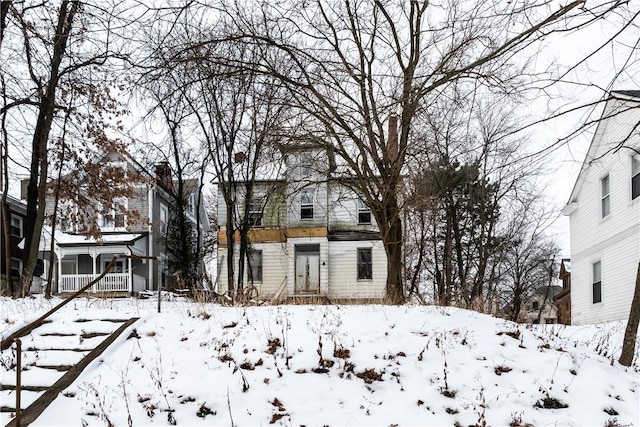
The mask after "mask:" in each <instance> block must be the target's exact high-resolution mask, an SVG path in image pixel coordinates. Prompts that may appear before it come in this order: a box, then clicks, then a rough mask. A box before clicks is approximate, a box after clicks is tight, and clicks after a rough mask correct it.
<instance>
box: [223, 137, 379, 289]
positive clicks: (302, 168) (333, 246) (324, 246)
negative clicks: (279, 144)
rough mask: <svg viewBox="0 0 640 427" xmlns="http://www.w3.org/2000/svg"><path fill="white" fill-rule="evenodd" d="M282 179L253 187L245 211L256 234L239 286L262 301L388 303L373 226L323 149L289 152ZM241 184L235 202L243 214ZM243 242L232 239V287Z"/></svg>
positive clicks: (364, 207) (251, 235)
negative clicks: (382, 300) (314, 299)
mask: <svg viewBox="0 0 640 427" xmlns="http://www.w3.org/2000/svg"><path fill="white" fill-rule="evenodd" d="M282 154H283V155H282V164H281V165H279V166H276V167H273V168H272V170H275V169H278V168H279V167H281V168H282V170H281V171H280V172H279V173H277V177H274V178H272V179H262V180H259V181H255V182H254V187H253V188H254V190H253V195H252V197H251V198H250V200H249V203H247V204H246V206H248V209H249V218H250V223H251V229H250V231H249V233H248V237H249V251H248V254H249V255H248V263H247V267H246V268H245V272H244V274H243V277H242V278H240V279H241V281H242V283H244V284H245V286H246V285H253V286H255V288H256V290H257V292H258V295H259V297H260V298H263V299H275V300H284V299H287V298H292V297H295V298H299V297H326V298H330V299H333V300H342V299H373V298H383V297H384V296H385V295H386V290H385V288H386V280H387V271H386V263H387V260H386V254H385V250H384V246H383V244H382V240H381V236H380V232H379V230H378V227H377V225H376V222H375V219H374V218H373V215H372V214H371V211H370V210H369V208H368V207H367V205H366V204H365V203H364V202H363V201H362V199H361V198H360V197H359V196H358V194H357V193H355V192H354V191H352V190H350V189H349V188H348V187H347V186H345V185H344V181H340V180H338V179H337V178H335V177H334V176H333V174H332V173H333V172H334V170H335V166H333V167H332V166H331V165H334V162H333V161H332V159H331V158H330V157H329V156H328V155H327V153H326V151H325V150H323V149H322V148H320V147H317V146H316V147H314V146H298V147H287V148H286V150H283V151H282ZM222 184H223V183H219V185H218V188H219V189H218V224H219V226H220V228H219V232H218V245H219V247H218V269H219V277H218V290H219V291H220V292H225V291H227V290H228V289H227V288H228V281H227V278H228V274H229V273H228V262H227V258H226V257H227V256H228V253H227V248H228V240H227V230H226V218H227V205H226V203H225V199H224V197H223V194H222V190H221V188H222ZM242 188H243V185H242V183H241V182H239V183H238V185H237V189H238V190H237V191H235V194H234V196H235V199H236V200H237V214H238V216H239V217H242V216H243V214H244V206H245V203H244V201H245V200H246V196H245V194H244V193H243V190H242ZM238 240H239V239H238V234H237V233H235V234H234V242H235V243H234V246H235V248H236V249H235V250H234V260H233V263H232V265H233V266H235V268H236V271H234V282H237V281H238V278H237V265H238V250H237V248H238Z"/></svg>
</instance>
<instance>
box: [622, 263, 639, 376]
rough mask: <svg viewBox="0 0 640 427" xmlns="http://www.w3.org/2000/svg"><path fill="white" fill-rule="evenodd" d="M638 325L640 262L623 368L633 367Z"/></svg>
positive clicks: (624, 343) (623, 357)
mask: <svg viewBox="0 0 640 427" xmlns="http://www.w3.org/2000/svg"><path fill="white" fill-rule="evenodd" d="M638 323H640V262H638V271H637V272H636V287H635V290H634V291H633V301H632V302H631V309H630V310H629V320H628V322H627V329H626V330H625V331H624V341H623V342H622V352H621V353H620V359H619V360H618V362H620V364H621V365H623V366H631V363H633V356H634V354H635V349H636V337H637V335H638Z"/></svg>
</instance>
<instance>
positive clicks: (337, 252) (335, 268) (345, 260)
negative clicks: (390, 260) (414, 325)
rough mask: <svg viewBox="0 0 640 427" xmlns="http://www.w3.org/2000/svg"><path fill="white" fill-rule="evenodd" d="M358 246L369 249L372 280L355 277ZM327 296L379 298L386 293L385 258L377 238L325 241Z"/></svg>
mask: <svg viewBox="0 0 640 427" xmlns="http://www.w3.org/2000/svg"><path fill="white" fill-rule="evenodd" d="M358 248H372V251H371V255H372V263H373V265H372V269H373V276H372V277H373V278H372V280H360V281H359V280H358V276H357V264H358V262H357V257H358V255H357V253H358ZM329 282H330V286H329V292H328V296H329V297H330V298H382V297H384V296H385V295H386V283H387V258H386V254H385V252H384V247H383V246H382V242H381V241H370V240H366V241H356V242H353V241H349V242H329Z"/></svg>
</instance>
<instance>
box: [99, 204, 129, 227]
mask: <svg viewBox="0 0 640 427" xmlns="http://www.w3.org/2000/svg"><path fill="white" fill-rule="evenodd" d="M126 210H127V200H126V199H123V198H122V199H114V200H113V203H112V204H111V209H110V210H109V211H107V212H105V213H104V214H103V217H102V226H103V227H105V228H124V227H125V226H126V222H127V219H126V213H125V212H126Z"/></svg>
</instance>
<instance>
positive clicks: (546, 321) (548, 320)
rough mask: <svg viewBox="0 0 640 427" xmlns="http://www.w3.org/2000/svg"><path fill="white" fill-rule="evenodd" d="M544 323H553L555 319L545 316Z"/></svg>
mask: <svg viewBox="0 0 640 427" xmlns="http://www.w3.org/2000/svg"><path fill="white" fill-rule="evenodd" d="M544 323H546V324H547V325H553V324H554V323H556V319H554V318H551V317H547V318H546V319H544Z"/></svg>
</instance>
